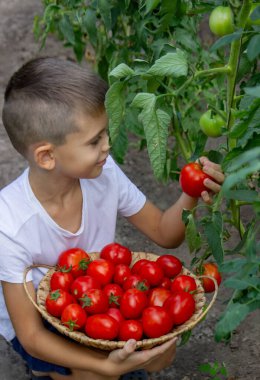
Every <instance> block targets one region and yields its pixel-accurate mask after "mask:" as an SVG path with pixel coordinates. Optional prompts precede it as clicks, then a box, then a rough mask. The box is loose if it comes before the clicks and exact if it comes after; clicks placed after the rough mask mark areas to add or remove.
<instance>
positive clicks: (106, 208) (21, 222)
mask: <svg viewBox="0 0 260 380" xmlns="http://www.w3.org/2000/svg"><path fill="white" fill-rule="evenodd" d="M28 172H29V170H28V169H26V170H25V171H24V173H23V174H22V175H21V176H20V177H18V178H17V179H16V180H15V181H14V182H12V183H11V184H10V185H8V186H6V187H5V188H4V189H2V191H1V192H0V280H3V281H7V282H11V283H23V273H24V270H25V268H26V267H28V266H30V265H32V264H48V265H52V266H53V265H55V264H56V262H57V259H58V256H59V254H60V253H61V252H62V251H64V250H66V249H69V248H73V247H80V248H82V249H84V250H86V251H87V252H97V251H100V250H101V249H102V247H104V246H105V245H106V244H109V243H111V242H113V241H114V239H115V229H116V221H117V213H119V214H120V215H122V216H125V217H128V216H131V215H134V214H135V213H137V212H138V211H139V210H140V209H141V208H142V207H143V206H144V204H145V201H146V198H145V196H144V194H143V193H142V192H141V191H140V190H139V189H138V188H137V187H136V186H135V185H134V184H133V183H132V182H131V181H130V180H129V179H128V178H127V177H126V176H125V174H124V173H123V172H122V171H121V169H120V168H119V167H118V166H117V165H116V164H115V162H114V161H113V159H112V158H111V157H109V158H108V159H107V162H106V164H105V166H104V168H103V171H102V173H101V175H100V176H99V177H98V178H95V179H81V180H80V185H81V190H82V195H83V205H82V220H81V226H80V228H79V230H78V231H77V232H76V233H72V232H69V231H66V230H65V229H63V228H61V227H60V226H59V225H57V224H56V223H55V221H54V220H53V219H52V218H51V217H50V216H49V215H48V213H47V212H46V211H45V209H44V208H43V207H42V206H41V204H40V203H39V201H38V200H37V198H36V197H35V195H34V193H33V192H32V189H31V187H30V184H29V180H28ZM44 273H46V269H45V268H39V269H33V271H31V272H29V273H28V276H27V280H28V281H31V280H33V282H34V285H35V287H36V288H37V286H38V284H39V281H40V280H41V278H42V276H43V275H44ZM0 310H1V313H0V334H1V335H3V336H4V337H5V338H6V339H7V340H11V339H13V337H14V336H15V333H14V329H13V327H12V324H11V321H10V319H9V315H8V312H7V310H6V306H5V302H4V298H3V293H2V287H1V288H0Z"/></svg>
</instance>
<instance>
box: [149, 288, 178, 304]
mask: <svg viewBox="0 0 260 380" xmlns="http://www.w3.org/2000/svg"><path fill="white" fill-rule="evenodd" d="M171 294H172V292H171V291H170V290H168V289H164V288H153V289H152V290H151V292H150V293H149V296H148V305H149V306H163V304H164V302H165V301H166V300H167V298H168V297H170V295H171Z"/></svg>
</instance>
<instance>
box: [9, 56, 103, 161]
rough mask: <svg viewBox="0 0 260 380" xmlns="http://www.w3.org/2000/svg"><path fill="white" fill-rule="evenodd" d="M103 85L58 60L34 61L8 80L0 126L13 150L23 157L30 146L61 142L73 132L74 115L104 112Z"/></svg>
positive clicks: (82, 70)
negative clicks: (5, 132)
mask: <svg viewBox="0 0 260 380" xmlns="http://www.w3.org/2000/svg"><path fill="white" fill-rule="evenodd" d="M106 91H107V84H106V82H105V81H103V80H102V79H101V78H100V77H99V76H97V75H96V74H95V73H93V72H92V71H90V70H88V69H86V68H82V67H81V66H79V65H78V64H76V63H72V62H70V61H66V60H62V59H58V58H49V57H47V58H36V59H33V60H31V61H29V62H28V63H26V64H25V65H23V66H22V67H21V68H20V69H19V70H18V71H17V72H16V73H14V75H13V76H12V77H11V79H10V81H9V83H8V85H7V88H6V92H5V102H4V107H3V115H2V116H3V123H4V126H5V129H6V131H7V133H8V136H9V138H10V140H11V142H12V144H13V146H14V148H15V149H16V150H17V151H18V152H19V153H21V154H22V155H23V156H27V152H28V148H29V146H30V145H32V144H35V143H38V142H41V141H48V142H50V143H52V144H54V145H61V144H63V143H64V142H65V139H66V135H67V134H69V133H72V132H76V131H77V125H76V115H77V113H78V112H82V113H84V114H86V115H89V116H92V117H95V116H98V115H99V114H100V113H102V112H104V101H105V94H106Z"/></svg>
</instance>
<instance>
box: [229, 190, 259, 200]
mask: <svg viewBox="0 0 260 380" xmlns="http://www.w3.org/2000/svg"><path fill="white" fill-rule="evenodd" d="M225 197H226V198H228V199H236V200H238V201H245V202H257V201H260V197H259V194H258V192H257V191H254V190H230V191H228V190H227V191H225Z"/></svg>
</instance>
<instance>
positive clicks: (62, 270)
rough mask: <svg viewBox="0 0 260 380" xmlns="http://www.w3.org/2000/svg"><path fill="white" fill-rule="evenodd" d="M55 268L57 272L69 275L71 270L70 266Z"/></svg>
mask: <svg viewBox="0 0 260 380" xmlns="http://www.w3.org/2000/svg"><path fill="white" fill-rule="evenodd" d="M56 268H57V271H59V272H62V273H69V272H71V270H72V265H70V266H69V267H66V266H65V265H63V266H60V265H57V266H56Z"/></svg>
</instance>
